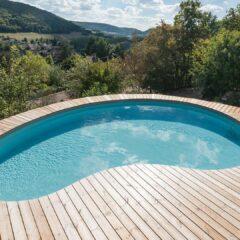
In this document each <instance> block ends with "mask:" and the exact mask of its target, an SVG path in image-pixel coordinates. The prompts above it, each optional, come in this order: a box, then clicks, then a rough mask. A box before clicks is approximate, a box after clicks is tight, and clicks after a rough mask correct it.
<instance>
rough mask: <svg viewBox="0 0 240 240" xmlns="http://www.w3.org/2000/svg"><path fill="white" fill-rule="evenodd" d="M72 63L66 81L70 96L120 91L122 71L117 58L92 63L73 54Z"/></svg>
mask: <svg viewBox="0 0 240 240" xmlns="http://www.w3.org/2000/svg"><path fill="white" fill-rule="evenodd" d="M73 63H74V64H73V66H72V68H71V69H69V71H68V72H67V79H68V81H67V83H66V85H67V89H68V91H69V93H70V95H71V96H72V97H83V96H89V95H101V94H108V93H117V92H120V89H121V88H122V86H121V81H122V78H121V76H122V72H121V68H120V64H119V62H118V60H112V61H109V62H102V61H99V62H95V63H94V62H90V61H89V60H88V59H87V58H84V57H81V56H79V55H75V56H74V60H73Z"/></svg>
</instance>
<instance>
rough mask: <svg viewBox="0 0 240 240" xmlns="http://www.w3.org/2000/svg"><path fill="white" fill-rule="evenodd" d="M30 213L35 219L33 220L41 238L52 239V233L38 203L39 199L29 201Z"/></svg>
mask: <svg viewBox="0 0 240 240" xmlns="http://www.w3.org/2000/svg"><path fill="white" fill-rule="evenodd" d="M29 204H30V207H31V210H32V213H33V217H34V219H35V222H36V224H37V227H38V231H39V233H40V236H41V238H42V239H49V240H53V239H54V237H53V234H52V231H51V229H50V227H49V224H48V221H47V219H46V217H45V215H44V212H43V210H42V207H41V205H40V203H39V201H38V200H37V199H36V200H31V201H29Z"/></svg>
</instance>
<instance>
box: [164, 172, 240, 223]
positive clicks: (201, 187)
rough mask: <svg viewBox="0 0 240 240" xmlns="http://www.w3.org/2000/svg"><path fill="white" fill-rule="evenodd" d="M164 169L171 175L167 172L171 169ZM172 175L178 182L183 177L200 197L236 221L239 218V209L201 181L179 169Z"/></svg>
mask: <svg viewBox="0 0 240 240" xmlns="http://www.w3.org/2000/svg"><path fill="white" fill-rule="evenodd" d="M165 169H166V170H168V173H171V172H169V171H172V169H173V168H169V167H165ZM172 173H174V176H178V178H179V179H180V180H181V178H183V177H184V179H185V181H187V182H188V185H189V186H194V188H195V189H197V191H198V192H200V193H201V194H202V196H205V197H206V198H208V199H209V200H211V201H212V202H214V203H215V204H216V205H218V206H219V207H220V208H222V209H224V210H225V211H226V212H227V213H229V214H231V215H232V216H233V217H235V218H236V219H239V218H240V214H239V207H238V206H237V205H236V204H235V203H233V202H232V201H229V200H228V199H226V198H225V197H223V196H222V195H221V194H220V193H219V192H217V191H216V190H215V189H212V188H210V187H209V186H208V185H206V184H203V183H202V182H201V180H199V179H197V178H195V177H193V176H192V175H191V174H189V172H188V171H186V170H182V169H180V168H174V171H172Z"/></svg>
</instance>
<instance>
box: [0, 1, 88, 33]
mask: <svg viewBox="0 0 240 240" xmlns="http://www.w3.org/2000/svg"><path fill="white" fill-rule="evenodd" d="M0 32H7V33H9V32H37V33H71V32H82V33H83V34H89V33H90V32H89V31H87V30H85V29H83V28H81V27H80V26H77V25H76V24H74V23H72V22H70V21H67V20H65V19H62V18H60V17H57V16H56V15H54V14H52V13H49V12H47V11H44V10H40V9H38V8H35V7H32V6H29V5H27V4H23V3H18V2H12V1H8V0H0Z"/></svg>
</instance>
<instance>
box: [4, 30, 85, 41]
mask: <svg viewBox="0 0 240 240" xmlns="http://www.w3.org/2000/svg"><path fill="white" fill-rule="evenodd" d="M0 36H3V37H10V38H13V39H16V40H23V39H24V38H27V39H28V40H35V39H40V38H43V39H54V38H61V39H74V38H81V37H83V36H84V35H82V33H79V32H73V33H69V34H42V33H32V32H31V33H0Z"/></svg>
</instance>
